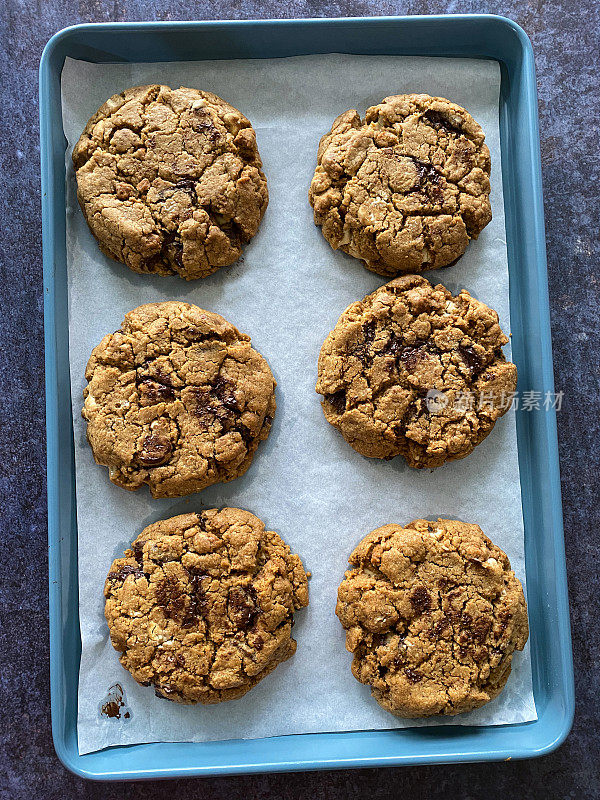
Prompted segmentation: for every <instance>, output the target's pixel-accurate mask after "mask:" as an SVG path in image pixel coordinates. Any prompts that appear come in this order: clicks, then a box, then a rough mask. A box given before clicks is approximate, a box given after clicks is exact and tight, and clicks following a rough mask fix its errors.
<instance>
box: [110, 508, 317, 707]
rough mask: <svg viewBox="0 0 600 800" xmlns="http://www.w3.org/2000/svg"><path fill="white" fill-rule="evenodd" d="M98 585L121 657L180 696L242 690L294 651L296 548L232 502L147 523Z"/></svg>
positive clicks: (139, 675)
mask: <svg viewBox="0 0 600 800" xmlns="http://www.w3.org/2000/svg"><path fill="white" fill-rule="evenodd" d="M104 595H105V597H106V606H105V614H106V620H107V622H108V627H109V630H110V638H111V641H112V644H113V647H114V648H115V649H116V650H118V651H119V652H120V653H121V656H120V661H121V664H122V665H123V666H124V667H125V669H126V670H128V671H129V672H130V673H131V674H132V675H133V677H134V678H135V680H136V681H137V682H138V683H141V684H143V685H146V686H148V685H150V684H153V685H154V689H155V693H156V695H157V696H158V697H163V698H166V699H167V700H175V701H177V702H179V703H220V702H222V701H223V700H234V699H235V698H237V697H241V696H242V695H243V694H246V692H247V691H249V690H250V689H251V688H252V687H253V686H255V685H256V684H257V683H258V682H259V681H260V680H262V679H263V678H264V677H265V676H266V675H268V674H269V673H270V672H272V671H273V670H274V669H275V667H276V666H277V665H278V664H280V663H281V662H282V661H286V660H287V659H288V658H290V656H292V655H293V654H294V652H295V651H296V642H295V641H294V639H292V625H293V614H294V611H296V610H297V609H299V608H303V607H304V606H307V605H308V587H307V578H306V573H305V572H304V568H303V566H302V562H301V561H300V558H299V556H297V555H294V554H292V553H291V551H290V548H289V547H288V546H287V545H286V544H285V542H284V541H283V540H282V539H281V538H280V537H279V536H278V534H276V533H274V532H273V531H267V530H265V526H264V524H263V523H262V522H261V520H260V519H258V517H255V516H254V514H250V513H249V512H248V511H242V510H240V509H239V508H224V509H222V510H218V509H215V508H213V509H211V510H210V511H203V512H202V513H201V514H182V515H180V516H178V517H171V519H166V520H162V521H161V522H155V523H154V524H153V525H149V526H148V527H147V528H145V529H144V530H143V531H142V533H141V534H140V535H139V536H138V537H137V539H136V540H135V541H134V542H133V544H132V545H131V548H130V549H128V550H126V551H125V554H124V557H123V558H117V559H116V560H115V561H114V562H113V564H112V566H111V568H110V571H109V573H108V577H107V579H106V584H105V587H104Z"/></svg>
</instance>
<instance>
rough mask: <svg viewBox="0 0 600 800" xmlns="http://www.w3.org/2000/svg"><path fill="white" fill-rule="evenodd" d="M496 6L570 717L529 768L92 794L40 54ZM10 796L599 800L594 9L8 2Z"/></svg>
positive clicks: (204, 783) (2, 643) (537, 3)
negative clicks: (529, 195) (536, 205)
mask: <svg viewBox="0 0 600 800" xmlns="http://www.w3.org/2000/svg"><path fill="white" fill-rule="evenodd" d="M442 11H447V12H449V13H461V12H483V11H485V12H491V13H497V14H503V15H505V16H509V17H511V18H512V19H514V20H516V21H517V22H518V23H519V24H520V25H521V26H522V27H523V28H524V29H525V31H526V32H527V33H528V34H529V36H530V37H531V39H532V41H533V47H534V51H535V57H536V65H537V71H538V92H539V107H540V129H541V145H542V164H543V178H544V201H545V208H546V239H547V244H548V269H549V275H550V300H551V309H552V335H553V344H554V362H555V375H556V383H557V390H562V391H564V393H565V399H564V404H563V409H562V410H561V411H560V413H559V418H558V428H559V444H560V459H561V473H562V491H563V504H564V518H565V537H566V547H567V559H568V569H569V587H570V597H571V615H572V627H573V639H574V655H575V676H576V693H577V710H576V715H575V724H574V727H573V731H572V733H571V735H570V736H569V738H568V739H567V741H566V743H565V744H564V745H563V746H562V747H561V748H560V749H559V750H558V751H557V752H556V753H554V754H553V755H550V756H547V757H544V758H541V759H537V760H534V761H526V762H516V761H515V762H512V763H501V764H482V765H469V766H452V767H448V766H440V767H426V768H404V769H388V770H385V769H382V770H362V771H345V772H325V773H296V774H291V775H279V776H278V775H271V776H269V775H265V776H254V777H238V778H219V779H201V780H189V781H177V782H175V784H174V783H170V784H166V783H145V784H143V785H141V784H131V785H123V784H119V785H114V784H113V785H108V784H92V783H87V782H85V781H82V780H81V779H79V778H76V777H74V776H73V775H71V774H70V773H68V772H67V771H66V770H65V769H64V768H63V767H62V766H61V764H60V763H59V761H58V759H57V758H56V756H55V754H54V748H53V745H52V739H51V734H50V708H49V693H48V631H47V627H48V622H47V602H48V601H47V597H48V587H47V558H46V547H47V544H46V497H45V480H44V476H45V445H44V383H43V382H44V368H43V337H42V325H43V319H42V265H41V235H40V200H39V197H40V191H39V141H38V118H37V68H38V63H39V58H40V54H41V52H42V48H43V46H44V44H45V43H46V41H47V40H48V39H49V37H50V36H51V35H52V34H53V33H54V32H55V31H57V30H59V29H60V28H63V27H65V26H67V25H72V24H75V23H78V22H104V21H113V20H145V19H168V20H176V19H182V20H183V19H219V18H253V17H278V16H286V17H315V16H329V17H337V16H368V15H382V14H392V15H396V14H426V13H440V12H442ZM0 14H1V18H2V28H1V30H2V37H1V42H0V59H1V60H0V67H1V69H0V74H1V75H2V98H3V113H2V130H3V133H2V136H1V137H0V159H1V165H2V166H1V171H0V182H1V183H2V195H1V196H2V198H3V203H2V205H1V207H0V219H1V226H2V230H1V236H2V239H3V244H2V248H1V251H0V270H1V271H0V282H1V284H0V285H1V287H2V288H1V292H2V312H1V314H0V331H1V333H0V341H2V342H3V347H2V349H1V350H0V387H1V388H0V391H1V392H2V401H1V403H0V415H1V416H0V419H1V420H2V422H1V425H0V464H2V470H1V471H0V487H1V495H0V496H1V497H2V502H3V508H2V523H1V529H2V536H1V540H0V548H1V556H0V569H1V571H2V581H1V589H0V619H1V633H0V652H1V654H2V655H1V659H2V666H1V669H0V693H1V697H2V701H1V702H2V706H1V707H2V717H3V725H2V728H3V729H4V733H3V735H2V741H1V743H0V798H2V799H4V798H10V799H11V800H21V798H23V800H52V799H53V798H61V800H62V798H80V797H85V798H117V797H119V798H122V797H127V798H148V800H150V799H151V798H159V797H164V796H169V795H171V796H174V797H176V798H178V800H179V799H180V800H185V799H186V798H196V797H198V796H201V797H202V796H204V797H210V798H211V800H219V798H224V799H227V800H233V798H238V797H239V798H245V799H249V798H271V797H273V798H300V797H309V798H312V797H318V798H323V799H324V800H325V799H326V798H332V799H334V800H338V799H339V800H342V798H347V797H368V798H370V799H371V798H372V800H376V799H377V798H388V797H396V796H399V797H400V796H401V797H411V798H427V799H428V800H430V799H431V800H432V799H433V798H448V797H456V798H461V800H462V799H463V798H464V799H465V800H466V798H486V800H494V799H495V798H506V797H516V798H523V800H525V798H536V799H537V798H538V797H544V798H561V799H562V798H578V799H579V798H581V800H587V798H595V797H600V789H599V788H598V783H600V772H599V767H598V753H599V750H600V736H599V734H598V721H597V717H598V715H597V695H598V688H599V681H598V672H597V666H598V661H599V658H600V654H599V647H598V645H599V642H600V622H599V620H598V617H597V614H598V599H597V596H598V590H599V588H600V580H599V578H598V574H597V566H596V562H597V560H598V557H599V553H598V550H599V547H598V545H599V542H600V533H599V530H600V513H599V502H598V494H599V485H598V466H597V465H598V459H599V456H600V444H599V442H598V430H599V427H600V426H599V423H598V412H599V402H598V400H599V371H600V369H599V364H600V346H599V344H598V337H597V333H596V330H595V329H596V328H597V325H598V319H599V317H600V294H599V285H598V278H597V277H596V274H595V269H596V268H597V267H598V264H599V263H600V244H599V241H600V239H599V232H598V218H599V213H598V211H599V207H600V167H599V163H600V159H599V158H598V150H599V149H600V133H599V131H600V112H599V106H600V103H599V101H598V92H599V86H598V65H597V62H598V54H599V53H600V5H599V4H598V3H597V2H594V0H587V2H582V3H573V2H571V0H555V1H554V2H550V0H548V1H547V2H544V0H530V2H524V1H523V0H510V1H508V0H507V2H504V3H498V2H489V3H481V2H476V1H475V0H473V1H472V2H470V1H469V0H464V1H463V2H461V1H460V0H458V1H455V2H445V3H444V2H439V3H434V2H429V1H427V0H425V1H424V2H392V1H391V0H341V2H335V1H334V0H324V1H323V2H319V1H318V0H289V2H287V3H280V2H277V0H266V1H265V2H254V0H231V2H227V0H210V1H209V0H197V2H189V0H188V1H186V0H171V1H169V0H160V1H159V0H113V2H102V1H101V0H80V2H74V0H46V2H42V3H40V2H34V0H5V3H4V4H3V5H2V8H1V10H0Z"/></svg>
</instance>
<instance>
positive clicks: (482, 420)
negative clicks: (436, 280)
mask: <svg viewBox="0 0 600 800" xmlns="http://www.w3.org/2000/svg"><path fill="white" fill-rule="evenodd" d="M507 341H508V339H507V337H506V336H505V335H504V334H503V333H502V330H501V329H500V326H499V325H498V315H497V314H496V312H495V311H492V309H490V308H488V307H487V306H486V305H484V304H483V303H481V302H479V301H478V300H475V298H473V297H471V295H470V294H469V293H468V292H466V291H462V292H460V294H459V295H457V296H456V297H453V296H452V294H451V293H450V292H449V291H448V290H447V289H446V288H444V286H442V285H441V284H438V285H437V286H432V285H431V284H430V283H429V281H427V280H426V279H425V278H422V277H420V276H418V275H403V276H402V277H400V278H396V279H395V280H393V281H390V282H389V283H387V284H385V285H384V286H382V287H380V288H379V289H377V291H375V292H373V293H372V294H370V295H367V297H365V298H364V300H361V301H358V302H356V303H352V305H350V306H348V308H347V309H346V310H345V311H344V313H343V314H342V315H341V317H340V318H339V320H338V322H337V324H336V326H335V328H334V329H333V331H331V333H330V334H329V335H328V337H327V338H326V339H325V342H324V343H323V347H322V348H321V354H320V356H319V378H318V381H317V392H319V393H320V394H322V395H323V397H324V399H323V403H322V405H323V411H324V413H325V417H326V418H327V421H328V422H330V423H331V424H332V425H334V426H335V427H336V428H337V429H338V430H339V431H340V432H341V434H342V436H343V437H344V439H346V441H347V442H348V443H349V444H350V445H351V446H352V447H353V448H354V449H355V450H357V451H358V452H359V453H361V454H362V455H365V456H371V457H373V458H393V457H394V456H397V455H402V456H404V458H405V459H406V460H407V462H408V464H409V465H410V466H411V467H439V466H440V465H442V464H443V463H444V462H445V461H453V460H455V459H457V458H464V457H465V456H467V455H469V453H471V452H472V451H473V449H474V448H475V446H476V445H478V444H479V443H480V442H482V441H483V439H485V437H486V436H487V435H488V434H489V433H490V431H491V430H492V428H493V427H494V424H495V422H496V420H497V419H498V417H500V416H502V414H504V413H505V412H506V411H507V410H508V408H509V407H510V405H511V402H512V395H513V393H514V391H515V387H516V383H517V368H516V367H515V365H514V364H512V363H510V362H507V361H506V360H505V358H504V354H503V353H502V346H503V345H505V344H506V343H507Z"/></svg>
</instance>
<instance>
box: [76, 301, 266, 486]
mask: <svg viewBox="0 0 600 800" xmlns="http://www.w3.org/2000/svg"><path fill="white" fill-rule="evenodd" d="M85 377H86V379H87V381H88V386H87V387H86V389H85V390H84V397H85V403H84V407H83V411H82V415H83V417H84V419H86V420H87V422H88V425H87V437H88V441H89V443H90V445H91V447H92V450H93V453H94V458H95V459H96V462H97V463H98V464H103V465H104V466H106V467H108V469H109V477H110V479H111V481H112V482H113V483H116V484H117V486H122V487H123V488H124V489H129V490H132V491H134V490H136V489H139V488H140V486H143V484H145V483H146V484H148V486H149V487H150V491H151V492H152V495H153V496H154V497H179V496H181V495H186V494H191V493H192V492H199V491H200V490H201V489H205V488H206V487H207V486H211V485H212V484H213V483H218V482H220V481H230V480H233V479H234V478H237V477H239V476H240V475H243V474H244V472H246V470H247V469H248V467H249V466H250V463H251V461H252V458H253V456H254V452H255V451H256V448H257V447H258V443H259V442H260V441H261V440H263V439H266V438H267V436H268V435H269V430H270V428H271V423H272V421H273V415H274V413H275V394H274V391H275V381H274V379H273V375H272V373H271V370H270V369H269V365H268V364H267V362H266V361H265V359H264V358H263V357H262V356H261V355H260V353H257V351H256V350H254V349H253V348H252V347H251V345H250V337H249V336H246V335H245V334H242V333H240V332H239V331H238V330H237V329H236V328H235V327H234V326H233V325H231V324H230V323H229V322H227V320H225V319H223V317H220V316H219V315H218V314H213V313H211V312H210V311H203V310H202V309H201V308H198V307H197V306H192V305H189V303H181V302H175V301H170V302H165V303H148V304H147V305H144V306H139V307H138V308H136V309H134V310H133V311H130V312H129V314H127V315H126V317H125V319H124V321H123V324H122V326H121V328H120V329H119V330H118V331H115V333H111V334H109V335H108V336H105V337H104V339H102V341H101V342H100V344H99V345H98V346H97V347H96V348H94V350H93V352H92V355H91V357H90V360H89V361H88V365H87V368H86V371H85Z"/></svg>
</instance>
